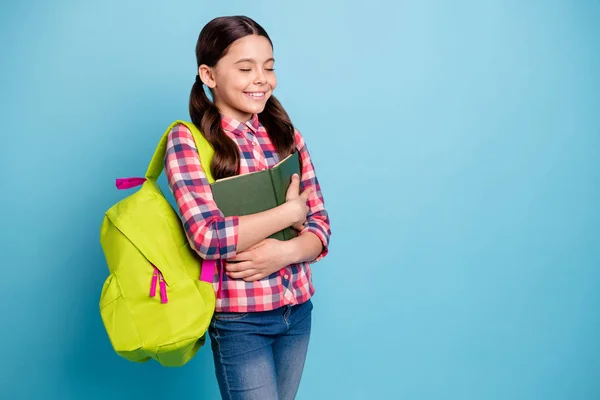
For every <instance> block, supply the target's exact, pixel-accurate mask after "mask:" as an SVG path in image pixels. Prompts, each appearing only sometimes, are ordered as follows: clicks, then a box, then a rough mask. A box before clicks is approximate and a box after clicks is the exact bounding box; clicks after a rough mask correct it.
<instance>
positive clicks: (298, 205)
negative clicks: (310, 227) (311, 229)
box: [285, 174, 313, 231]
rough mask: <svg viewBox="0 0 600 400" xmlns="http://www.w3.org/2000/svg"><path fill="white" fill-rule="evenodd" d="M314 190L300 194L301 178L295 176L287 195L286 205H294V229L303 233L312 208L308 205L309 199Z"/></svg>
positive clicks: (307, 190) (309, 189)
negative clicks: (307, 216)
mask: <svg viewBox="0 0 600 400" xmlns="http://www.w3.org/2000/svg"><path fill="white" fill-rule="evenodd" d="M312 191H313V190H312V188H311V187H309V188H307V189H306V190H305V191H304V192H302V193H299V192H300V177H299V176H298V174H294V175H293V176H292V182H291V183H290V186H289V187H288V190H287V193H286V195H285V200H286V203H290V204H292V205H293V206H294V207H293V210H294V218H293V219H294V223H293V224H292V228H294V229H296V230H298V231H301V230H302V229H303V228H304V223H305V222H306V215H307V214H308V213H309V211H310V207H309V206H308V204H307V201H308V197H309V196H310V195H311V193H312Z"/></svg>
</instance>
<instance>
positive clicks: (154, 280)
mask: <svg viewBox="0 0 600 400" xmlns="http://www.w3.org/2000/svg"><path fill="white" fill-rule="evenodd" d="M157 282H158V268H156V267H154V273H153V274H152V283H150V297H154V296H156V283H157Z"/></svg>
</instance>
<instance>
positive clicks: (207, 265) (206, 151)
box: [117, 120, 223, 298]
mask: <svg viewBox="0 0 600 400" xmlns="http://www.w3.org/2000/svg"><path fill="white" fill-rule="evenodd" d="M178 124H183V125H185V126H187V128H188V129H189V130H190V132H191V133H192V137H193V138H194V143H196V148H197V150H198V154H199V156H200V163H201V165H202V169H203V170H204V174H205V175H206V178H207V179H208V183H213V182H214V181H215V179H214V178H213V176H212V173H211V172H210V164H211V163H212V159H213V156H214V154H215V151H214V149H213V147H212V145H211V144H210V143H209V142H208V140H206V138H205V137H204V135H203V134H202V132H200V130H199V129H198V128H197V127H196V125H194V124H193V123H191V122H188V121H182V120H176V121H174V122H173V123H172V124H171V125H169V127H168V128H167V129H166V130H165V132H164V133H163V135H162V137H161V139H160V142H159V143H158V146H157V147H156V150H155V151H154V155H153V156H152V160H151V161H150V165H148V170H147V171H146V179H148V180H151V181H156V179H158V177H159V176H160V174H161V172H162V170H163V168H164V163H165V153H166V151H167V139H168V137H169V132H171V129H173V128H174V127H175V126H176V125H178ZM128 183H129V182H125V185H127V184H128ZM117 186H118V183H117ZM216 264H217V260H202V268H201V274H200V280H201V281H204V282H207V283H212V278H213V274H214V271H215V268H216V266H217V265H216ZM222 273H223V270H222V268H221V269H220V270H219V286H218V289H217V297H219V298H220V297H221V281H222V279H223V276H222Z"/></svg>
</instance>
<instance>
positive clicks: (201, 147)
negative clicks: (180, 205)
mask: <svg viewBox="0 0 600 400" xmlns="http://www.w3.org/2000/svg"><path fill="white" fill-rule="evenodd" d="M178 124H183V125H185V126H186V127H187V128H188V129H189V130H190V132H191V133H192V136H193V138H194V142H195V143H196V148H197V149H198V154H199V155H200V160H201V163H202V169H203V170H204V174H205V175H206V178H207V179H208V183H213V182H214V181H215V180H214V178H213V176H212V173H211V172H210V165H211V163H212V159H213V156H214V154H215V151H214V149H213V147H212V145H211V144H210V143H209V142H208V140H206V138H205V137H204V135H203V134H202V132H200V130H199V129H198V128H197V127H196V125H194V124H193V123H191V122H188V121H182V120H177V121H175V122H173V123H172V124H171V125H169V127H168V128H167V129H166V130H165V133H163V135H162V137H161V139H160V142H159V143H158V146H157V147H156V151H155V152H154V155H153V156H152V160H151V161H150V165H149V166H148V170H147V171H146V179H148V180H152V181H156V179H158V177H159V176H160V174H161V172H162V170H163V167H164V163H165V152H166V151H167V138H168V136H169V132H171V129H173V128H174V127H175V126H176V125H178Z"/></svg>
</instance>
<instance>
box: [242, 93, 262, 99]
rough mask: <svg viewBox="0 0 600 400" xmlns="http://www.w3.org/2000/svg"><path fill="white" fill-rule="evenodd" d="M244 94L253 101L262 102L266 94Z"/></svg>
mask: <svg viewBox="0 0 600 400" xmlns="http://www.w3.org/2000/svg"><path fill="white" fill-rule="evenodd" d="M244 94H245V95H246V96H248V97H250V98H251V99H254V100H262V99H264V98H265V95H266V92H244Z"/></svg>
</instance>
